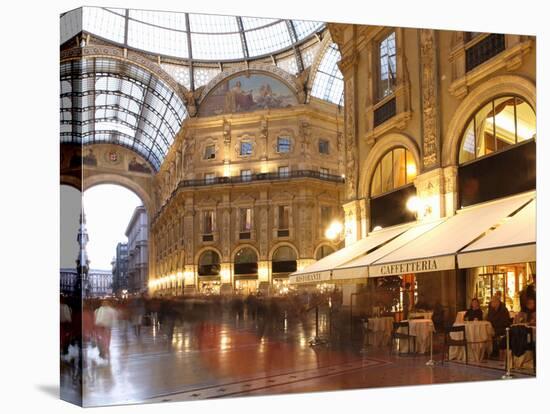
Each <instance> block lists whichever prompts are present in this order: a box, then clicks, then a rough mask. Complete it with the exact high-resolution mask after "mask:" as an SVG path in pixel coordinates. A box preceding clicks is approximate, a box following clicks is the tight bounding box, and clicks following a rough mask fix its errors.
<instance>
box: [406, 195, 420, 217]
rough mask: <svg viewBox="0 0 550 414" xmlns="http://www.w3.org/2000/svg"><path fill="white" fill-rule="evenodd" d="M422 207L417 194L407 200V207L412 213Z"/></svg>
mask: <svg viewBox="0 0 550 414" xmlns="http://www.w3.org/2000/svg"><path fill="white" fill-rule="evenodd" d="M421 208H422V201H421V200H420V199H419V198H418V197H417V196H412V197H411V198H409V199H408V200H407V209H408V210H409V211H412V212H413V213H418V212H419V211H420V209H421Z"/></svg>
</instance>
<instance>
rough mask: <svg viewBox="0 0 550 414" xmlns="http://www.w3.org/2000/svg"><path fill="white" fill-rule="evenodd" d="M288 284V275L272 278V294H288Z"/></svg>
mask: <svg viewBox="0 0 550 414" xmlns="http://www.w3.org/2000/svg"><path fill="white" fill-rule="evenodd" d="M288 291H289V284H288V277H284V278H273V294H274V295H277V296H284V295H286V294H288Z"/></svg>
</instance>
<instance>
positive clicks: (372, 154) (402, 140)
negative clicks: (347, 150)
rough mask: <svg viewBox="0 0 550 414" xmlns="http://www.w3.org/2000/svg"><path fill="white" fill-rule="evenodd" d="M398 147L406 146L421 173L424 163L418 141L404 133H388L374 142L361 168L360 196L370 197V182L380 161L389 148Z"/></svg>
mask: <svg viewBox="0 0 550 414" xmlns="http://www.w3.org/2000/svg"><path fill="white" fill-rule="evenodd" d="M398 147H402V148H405V149H406V150H407V151H409V152H410V153H411V154H412V156H413V157H414V162H415V163H416V168H417V170H418V172H419V173H420V168H421V165H422V164H421V159H420V150H419V148H418V144H417V143H416V141H415V140H414V139H413V138H411V137H409V136H407V135H404V134H399V133H389V134H386V135H384V136H383V137H382V138H380V139H379V140H378V141H377V142H376V144H374V146H373V147H372V148H371V150H370V151H369V154H368V155H367V158H366V159H365V161H363V164H362V166H361V168H360V170H359V171H360V174H361V175H360V177H359V192H358V193H359V198H369V197H370V183H371V181H372V176H373V174H374V170H375V169H376V166H377V164H378V162H379V161H380V160H381V159H382V157H383V156H384V155H385V154H386V153H387V152H388V151H389V150H391V149H393V148H398Z"/></svg>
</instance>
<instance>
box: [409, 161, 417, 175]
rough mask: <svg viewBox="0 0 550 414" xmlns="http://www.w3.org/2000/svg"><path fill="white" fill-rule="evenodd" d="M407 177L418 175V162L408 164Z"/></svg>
mask: <svg viewBox="0 0 550 414" xmlns="http://www.w3.org/2000/svg"><path fill="white" fill-rule="evenodd" d="M407 177H416V164H415V163H409V164H407Z"/></svg>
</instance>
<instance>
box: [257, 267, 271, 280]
mask: <svg viewBox="0 0 550 414" xmlns="http://www.w3.org/2000/svg"><path fill="white" fill-rule="evenodd" d="M258 280H260V281H261V282H267V281H269V269H268V268H267V263H258Z"/></svg>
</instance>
